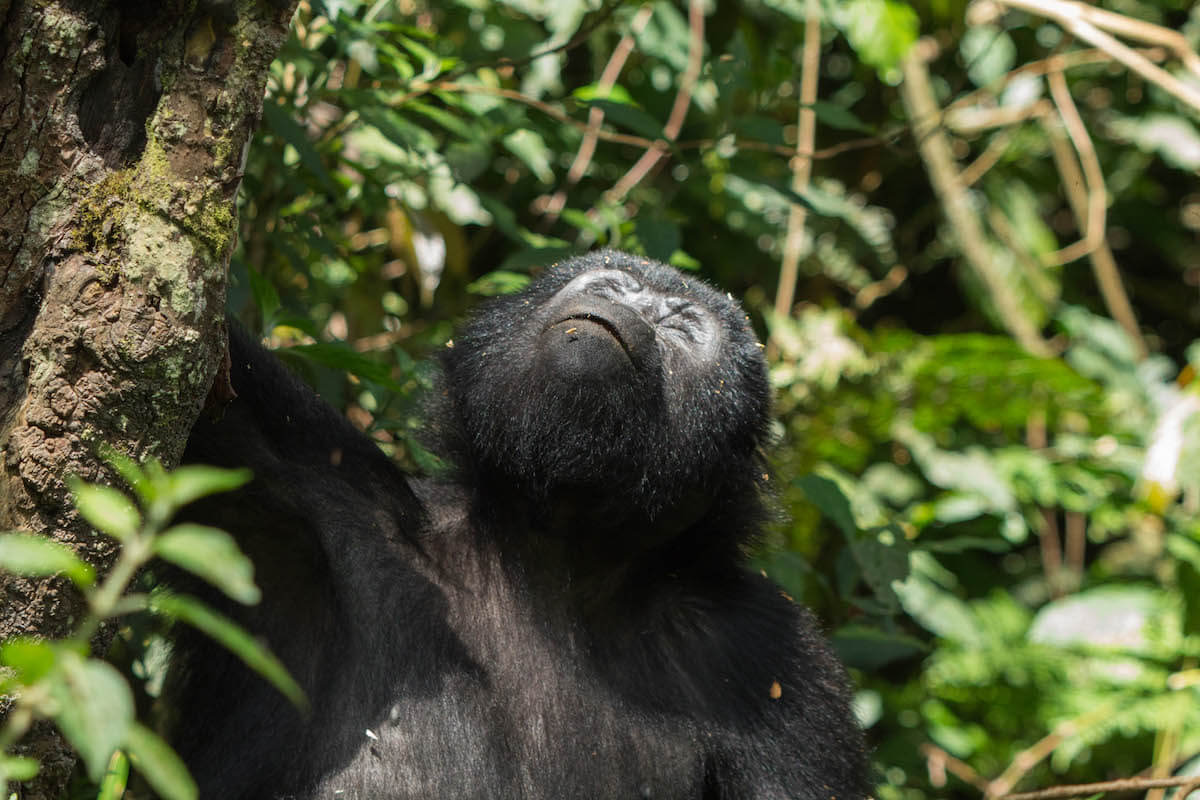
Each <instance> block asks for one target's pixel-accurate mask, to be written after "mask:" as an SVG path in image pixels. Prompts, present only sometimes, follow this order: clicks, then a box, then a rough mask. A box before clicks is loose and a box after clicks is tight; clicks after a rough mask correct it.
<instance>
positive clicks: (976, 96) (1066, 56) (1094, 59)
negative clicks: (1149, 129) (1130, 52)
mask: <svg viewBox="0 0 1200 800" xmlns="http://www.w3.org/2000/svg"><path fill="white" fill-rule="evenodd" d="M1137 52H1138V54H1139V55H1141V56H1142V57H1143V58H1145V59H1146V60H1148V61H1163V60H1165V59H1166V57H1167V51H1166V50H1164V49H1163V48H1161V47H1146V48H1142V49H1140V50H1138V51H1137ZM1111 61H1112V56H1110V55H1109V54H1108V53H1107V52H1105V51H1104V50H1100V49H1098V48H1089V49H1086V50H1072V51H1071V52H1069V53H1061V54H1060V53H1056V54H1054V55H1052V56H1047V57H1046V58H1043V59H1039V60H1037V61H1030V62H1029V63H1027V64H1022V65H1021V66H1019V67H1017V68H1016V69H1014V70H1012V71H1010V72H1008V73H1006V74H1005V75H1004V77H1002V78H1000V79H998V80H996V81H992V82H991V83H989V84H988V85H987V86H984V87H982V88H980V89H976V90H975V91H973V92H971V93H970V94H965V95H963V96H962V97H960V98H958V99H957V100H955V101H954V102H953V103H951V104H950V105H948V106H946V114H947V115H950V114H953V113H957V112H958V111H959V110H961V109H963V108H966V107H968V106H974V105H981V104H982V101H983V100H984V99H988V98H994V97H995V96H996V92H997V91H998V90H1000V89H1003V88H1004V87H1005V86H1008V84H1010V83H1012V82H1013V81H1014V80H1015V79H1017V78H1019V77H1022V76H1025V75H1030V76H1035V75H1045V74H1046V73H1047V72H1050V71H1051V70H1054V69H1061V70H1067V69H1071V68H1072V67H1081V66H1088V65H1093V64H1107V63H1110V62H1111Z"/></svg>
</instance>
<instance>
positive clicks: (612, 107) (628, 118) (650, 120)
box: [592, 100, 664, 140]
mask: <svg viewBox="0 0 1200 800" xmlns="http://www.w3.org/2000/svg"><path fill="white" fill-rule="evenodd" d="M592 105H594V106H597V107H599V108H600V109H601V110H603V111H604V118H605V121H607V122H611V123H613V124H614V125H619V126H621V127H623V128H628V129H629V130H631V131H633V132H634V133H636V134H638V135H639V136H644V137H646V138H647V139H652V140H657V139H662V138H664V137H663V129H662V123H661V122H659V121H658V120H657V119H655V118H654V116H653V115H651V114H648V113H647V112H645V111H643V110H642V109H640V108H638V107H637V106H627V105H625V104H624V103H614V102H612V101H611V100H596V101H595V102H593V103H592Z"/></svg>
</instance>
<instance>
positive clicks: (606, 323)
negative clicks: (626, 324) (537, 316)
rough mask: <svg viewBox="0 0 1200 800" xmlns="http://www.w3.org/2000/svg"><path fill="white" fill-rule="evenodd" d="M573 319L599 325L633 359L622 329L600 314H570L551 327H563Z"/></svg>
mask: <svg viewBox="0 0 1200 800" xmlns="http://www.w3.org/2000/svg"><path fill="white" fill-rule="evenodd" d="M573 319H577V320H582V321H584V322H593V323H595V324H597V325H599V326H600V327H601V328H603V329H604V330H605V331H607V332H608V335H609V336H611V337H612V338H614V339H616V340H617V344H619V345H621V349H622V350H624V351H625V355H627V356H629V357H630V358H632V357H633V353H631V352H630V350H629V344H628V343H627V342H626V341H625V339H624V337H622V336H621V329H620V328H618V327H617V325H616V323H614V322H613V321H612V320H610V319H605V318H604V317H602V316H600V315H599V314H593V313H591V312H582V313H576V314H568V315H567V316H565V317H563V318H562V319H560V320H558V321H557V322H554V323H551V325H550V327H551V328H553V327H555V326H556V325H561V324H562V323H564V322H569V321H570V320H573ZM572 330H573V329H572ZM570 332H571V331H570V330H569V331H568V333H570Z"/></svg>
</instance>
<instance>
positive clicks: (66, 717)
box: [49, 650, 133, 781]
mask: <svg viewBox="0 0 1200 800" xmlns="http://www.w3.org/2000/svg"><path fill="white" fill-rule="evenodd" d="M49 689H50V695H51V697H52V698H53V699H54V701H55V709H54V713H53V715H52V716H53V717H54V721H55V722H56V723H57V724H58V728H59V730H61V731H62V733H63V736H65V737H66V738H67V741H69V742H70V743H71V746H72V747H74V748H75V750H76V751H78V753H79V755H80V757H82V758H83V763H84V765H85V766H86V767H87V774H88V777H89V778H90V779H91V780H93V781H99V780H100V779H101V778H102V777H103V776H104V771H105V769H106V768H107V767H108V760H109V758H111V757H112V754H113V751H114V750H116V749H117V748H118V747H120V746H121V744H122V742H124V741H125V737H126V736H127V735H128V733H129V727H130V725H132V724H133V693H132V692H130V691H129V686H128V685H127V684H126V683H125V679H124V678H122V677H121V673H119V672H117V670H116V669H115V668H113V667H112V666H111V665H109V664H106V663H104V662H103V661H97V660H95V659H84V658H82V657H81V656H79V655H78V654H76V653H73V652H71V651H69V650H61V651H59V669H58V670H57V671H56V672H55V673H54V674H53V675H52V676H51V677H50V679H49Z"/></svg>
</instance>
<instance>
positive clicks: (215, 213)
mask: <svg viewBox="0 0 1200 800" xmlns="http://www.w3.org/2000/svg"><path fill="white" fill-rule="evenodd" d="M295 3H296V0H199V1H198V2H197V0H0V529H25V530H32V531H37V532H40V533H43V534H45V535H47V536H50V537H52V538H54V539H56V540H58V541H61V542H64V543H67V544H69V545H70V546H71V547H73V548H74V549H75V550H76V551H77V552H78V553H80V554H81V555H82V556H83V557H85V558H86V559H87V560H89V561H90V562H92V563H93V564H95V565H96V566H97V567H100V568H102V569H103V568H104V567H106V566H107V565H108V564H109V563H110V562H111V559H112V556H113V551H114V546H113V543H112V542H111V541H110V540H108V539H105V538H102V537H99V536H96V535H94V534H92V533H91V532H90V531H89V530H88V529H87V527H86V526H84V525H81V524H80V521H79V519H78V517H77V515H76V514H75V513H74V512H73V511H72V509H71V504H70V498H69V496H68V492H67V489H66V486H65V483H64V478H65V477H66V476H67V475H72V474H74V475H79V476H80V477H82V478H84V479H87V480H105V479H106V478H107V477H108V475H109V472H108V470H107V468H106V466H105V465H104V463H103V461H102V459H101V458H100V456H99V451H100V449H101V445H102V444H104V445H111V446H112V447H114V448H115V449H117V450H119V451H121V452H123V453H126V454H129V455H132V456H134V457H135V458H138V459H140V458H143V457H145V456H155V457H157V458H159V459H161V460H162V461H164V462H165V463H167V464H173V463H174V462H175V461H176V460H177V459H178V456H179V454H180V452H181V451H182V448H183V445H184V441H185V439H186V436H187V432H188V430H189V428H190V427H191V424H192V422H193V421H194V419H195V417H196V415H197V413H198V412H199V409H200V407H201V405H202V403H203V401H204V398H205V396H206V394H207V392H208V388H209V386H210V384H211V382H212V379H213V375H214V373H215V372H216V368H217V365H218V362H219V360H220V358H221V356H222V352H223V344H222V339H221V336H220V330H221V326H220V323H221V320H222V316H223V315H222V311H223V306H224V299H225V289H226V274H227V265H228V261H229V256H230V253H231V251H232V249H233V240H234V231H235V221H236V209H235V195H236V192H237V188H238V183H239V181H240V178H241V165H242V160H243V154H244V152H245V148H246V147H247V145H248V144H249V141H250V137H251V135H252V133H253V131H254V127H255V124H256V122H257V120H258V117H259V114H260V112H261V108H262V98H263V87H264V84H265V81H266V75H267V69H268V67H269V65H270V63H271V61H272V59H273V58H274V56H275V53H276V51H277V50H278V48H279V46H280V45H281V44H282V42H283V40H284V37H285V36H286V34H287V27H288V22H289V20H290V18H291V14H292V11H293V9H294V7H295ZM80 611H81V599H80V597H79V596H78V595H77V594H76V593H74V592H73V591H72V590H71V589H70V588H69V587H67V586H66V585H65V584H63V583H62V582H60V581H30V580H20V579H14V578H12V577H11V576H0V639H2V638H7V637H9V636H12V635H15V634H35V635H41V636H47V637H58V636H62V635H64V634H66V633H68V632H69V631H70V630H71V629H72V627H73V624H74V621H75V620H77V619H78V617H79V614H80ZM27 744H28V746H29V748H30V750H31V752H32V754H33V755H36V756H37V757H39V758H40V759H41V760H42V764H43V766H42V770H43V771H42V776H41V777H40V778H39V779H38V784H37V785H36V786H30V787H26V789H25V790H24V794H23V796H24V797H26V798H36V797H47V798H49V797H54V796H57V795H58V794H59V793H60V790H61V787H62V785H63V781H64V779H65V776H66V774H67V773H68V772H69V771H70V769H71V765H72V763H73V759H72V757H71V756H70V754H69V753H68V752H65V751H64V749H63V747H62V745H61V743H60V742H59V741H58V740H57V739H56V738H55V737H53V736H52V735H48V733H47V732H46V731H44V730H42V731H40V732H35V734H34V735H33V736H32V739H31V740H30V741H28V742H27ZM0 788H2V787H0Z"/></svg>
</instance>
